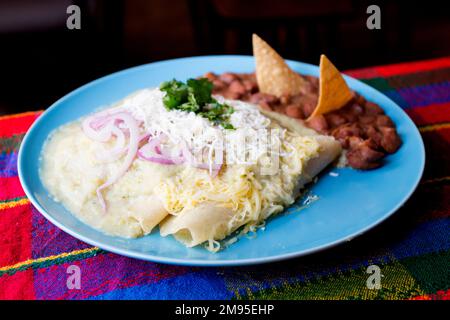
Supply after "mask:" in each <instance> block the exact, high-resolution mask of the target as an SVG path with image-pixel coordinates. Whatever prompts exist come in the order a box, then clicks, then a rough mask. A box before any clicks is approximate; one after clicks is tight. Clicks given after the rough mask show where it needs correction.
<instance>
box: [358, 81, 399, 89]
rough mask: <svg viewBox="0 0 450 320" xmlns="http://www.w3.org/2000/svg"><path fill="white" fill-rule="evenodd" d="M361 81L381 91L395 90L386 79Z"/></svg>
mask: <svg viewBox="0 0 450 320" xmlns="http://www.w3.org/2000/svg"><path fill="white" fill-rule="evenodd" d="M361 81H362V82H364V83H366V84H368V85H369V86H371V87H374V88H375V89H377V90H380V91H389V90H393V88H392V87H391V86H390V85H389V83H388V82H387V81H386V79H384V78H372V79H362V80H361Z"/></svg>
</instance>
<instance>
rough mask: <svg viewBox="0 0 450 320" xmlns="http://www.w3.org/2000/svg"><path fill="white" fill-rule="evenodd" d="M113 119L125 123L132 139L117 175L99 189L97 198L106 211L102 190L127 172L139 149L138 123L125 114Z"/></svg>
mask: <svg viewBox="0 0 450 320" xmlns="http://www.w3.org/2000/svg"><path fill="white" fill-rule="evenodd" d="M113 118H114V120H122V121H123V122H124V126H125V127H126V128H127V129H128V132H129V135H130V138H129V144H128V151H127V154H126V156H125V159H124V161H123V163H122V166H121V167H120V168H119V170H118V171H117V173H116V175H114V176H112V177H111V178H109V179H108V180H107V181H106V182H105V183H104V184H102V185H101V186H100V187H98V188H97V196H98V199H99V202H100V205H101V206H102V208H103V210H104V211H106V202H105V199H104V198H103V195H102V190H103V189H105V188H107V187H109V186H111V185H112V184H114V183H115V182H116V181H117V180H119V179H120V178H121V177H122V176H123V175H124V174H125V173H126V172H127V170H128V169H129V168H130V166H131V164H132V163H133V160H134V158H135V157H136V154H137V151H138V147H139V126H138V123H137V121H136V120H135V119H134V118H133V117H132V116H131V115H129V114H128V113H125V112H123V113H119V114H115V115H114V116H113Z"/></svg>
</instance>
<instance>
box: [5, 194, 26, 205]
mask: <svg viewBox="0 0 450 320" xmlns="http://www.w3.org/2000/svg"><path fill="white" fill-rule="evenodd" d="M26 198H27V197H26V196H23V197H18V198H12V199H7V200H2V201H0V204H4V203H10V202H14V201H19V200H23V199H26Z"/></svg>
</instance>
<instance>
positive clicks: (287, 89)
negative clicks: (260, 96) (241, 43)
mask: <svg viewBox="0 0 450 320" xmlns="http://www.w3.org/2000/svg"><path fill="white" fill-rule="evenodd" d="M253 56H254V57H255V60H256V81H257V82H258V87H259V91H261V92H263V93H268V94H272V95H275V96H277V97H280V96H281V95H283V94H288V95H293V94H298V93H301V92H302V87H303V86H304V85H305V80H304V79H303V78H302V77H301V76H300V75H299V74H298V73H296V72H294V71H293V70H291V69H290V68H289V66H288V65H287V64H286V62H285V61H284V60H283V58H282V57H281V56H280V55H279V54H278V53H277V52H276V51H275V50H274V49H272V47H270V46H269V45H268V44H267V43H266V42H265V41H264V40H263V39H261V38H260V37H258V36H257V35H256V34H253Z"/></svg>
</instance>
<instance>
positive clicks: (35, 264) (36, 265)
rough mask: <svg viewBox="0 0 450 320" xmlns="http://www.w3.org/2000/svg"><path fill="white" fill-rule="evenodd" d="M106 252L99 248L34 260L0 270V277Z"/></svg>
mask: <svg viewBox="0 0 450 320" xmlns="http://www.w3.org/2000/svg"><path fill="white" fill-rule="evenodd" d="M104 253H106V251H104V250H102V249H100V248H97V249H96V250H93V251H90V252H83V253H80V254H74V255H69V256H67V257H61V258H57V259H53V260H45V261H37V262H33V263H31V264H27V265H23V266H20V267H17V268H13V269H9V270H5V271H0V277H1V276H3V275H5V274H7V275H13V274H15V273H16V272H19V271H25V270H28V269H40V268H47V267H51V266H56V265H60V264H63V263H67V262H72V261H77V260H83V259H87V258H90V257H94V256H96V255H98V254H104Z"/></svg>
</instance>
